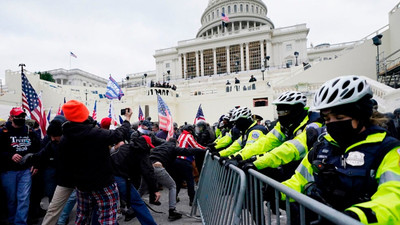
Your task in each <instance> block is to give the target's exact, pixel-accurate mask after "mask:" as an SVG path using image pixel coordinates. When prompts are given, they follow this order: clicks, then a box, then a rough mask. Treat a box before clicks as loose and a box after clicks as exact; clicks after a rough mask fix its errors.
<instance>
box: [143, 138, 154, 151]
mask: <svg viewBox="0 0 400 225" xmlns="http://www.w3.org/2000/svg"><path fill="white" fill-rule="evenodd" d="M142 137H143V138H144V140H146V142H147V144H148V145H149V146H150V148H154V145H153V144H152V143H151V139H150V137H149V136H147V135H142Z"/></svg>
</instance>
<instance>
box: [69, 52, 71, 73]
mask: <svg viewBox="0 0 400 225" xmlns="http://www.w3.org/2000/svg"><path fill="white" fill-rule="evenodd" d="M69 70H71V53H69Z"/></svg>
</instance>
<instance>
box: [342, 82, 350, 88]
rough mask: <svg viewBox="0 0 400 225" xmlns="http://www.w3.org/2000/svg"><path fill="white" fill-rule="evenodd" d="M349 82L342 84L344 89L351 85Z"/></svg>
mask: <svg viewBox="0 0 400 225" xmlns="http://www.w3.org/2000/svg"><path fill="white" fill-rule="evenodd" d="M349 84H350V81H346V82H344V83H343V85H342V89H345V88H347V87H348V86H349Z"/></svg>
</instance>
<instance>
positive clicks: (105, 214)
mask: <svg viewBox="0 0 400 225" xmlns="http://www.w3.org/2000/svg"><path fill="white" fill-rule="evenodd" d="M62 110H63V111H64V116H65V118H66V119H67V120H68V121H67V122H65V123H64V124H63V136H62V138H61V140H60V151H59V153H60V159H62V161H64V162H63V164H64V165H65V166H66V167H67V169H68V170H69V171H70V174H69V175H70V176H71V181H72V183H73V185H74V186H75V187H76V189H77V200H78V206H77V217H76V220H75V224H87V223H88V221H89V219H90V213H91V210H92V209H93V206H94V205H95V207H94V208H96V209H97V212H95V213H96V214H97V215H98V216H99V217H98V221H99V222H100V224H117V206H118V204H117V203H118V201H119V194H118V189H117V185H116V183H115V180H114V176H113V174H112V168H111V158H110V151H109V147H108V146H110V145H113V144H116V143H118V142H120V141H123V140H127V139H128V138H129V130H130V123H129V120H130V118H131V116H132V110H129V111H127V113H126V114H125V118H126V120H125V121H124V122H123V123H122V125H121V126H120V127H118V128H117V129H115V130H105V129H101V128H98V127H96V126H95V123H96V122H95V121H94V120H93V119H92V118H91V117H89V110H88V109H87V108H86V106H85V105H84V104H83V103H82V102H79V101H77V100H70V101H68V102H67V103H65V104H64V105H63V106H62Z"/></svg>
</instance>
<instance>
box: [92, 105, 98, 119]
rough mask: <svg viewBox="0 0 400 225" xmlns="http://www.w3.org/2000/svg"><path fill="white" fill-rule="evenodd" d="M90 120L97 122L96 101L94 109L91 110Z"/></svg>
mask: <svg viewBox="0 0 400 225" xmlns="http://www.w3.org/2000/svg"><path fill="white" fill-rule="evenodd" d="M92 118H93V119H94V120H97V101H94V108H93V114H92Z"/></svg>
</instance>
